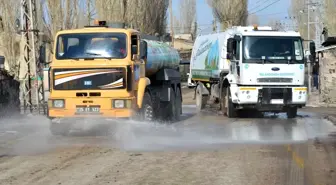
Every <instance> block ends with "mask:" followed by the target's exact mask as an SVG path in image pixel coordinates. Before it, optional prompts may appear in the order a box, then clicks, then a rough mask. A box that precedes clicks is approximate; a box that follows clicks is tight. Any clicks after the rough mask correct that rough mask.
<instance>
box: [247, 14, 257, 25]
mask: <svg viewBox="0 0 336 185" xmlns="http://www.w3.org/2000/svg"><path fill="white" fill-rule="evenodd" d="M247 24H248V25H252V24H259V17H258V16H257V15H255V14H251V15H249V16H248V18H247Z"/></svg>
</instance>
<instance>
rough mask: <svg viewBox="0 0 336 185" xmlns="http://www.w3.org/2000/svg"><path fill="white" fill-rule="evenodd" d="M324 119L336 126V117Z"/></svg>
mask: <svg viewBox="0 0 336 185" xmlns="http://www.w3.org/2000/svg"><path fill="white" fill-rule="evenodd" d="M325 119H327V120H328V121H330V122H332V123H333V124H334V125H335V126H336V117H335V116H326V117H325Z"/></svg>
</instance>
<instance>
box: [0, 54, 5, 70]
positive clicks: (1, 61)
mask: <svg viewBox="0 0 336 185" xmlns="http://www.w3.org/2000/svg"><path fill="white" fill-rule="evenodd" d="M4 68H5V57H4V56H0V69H4Z"/></svg>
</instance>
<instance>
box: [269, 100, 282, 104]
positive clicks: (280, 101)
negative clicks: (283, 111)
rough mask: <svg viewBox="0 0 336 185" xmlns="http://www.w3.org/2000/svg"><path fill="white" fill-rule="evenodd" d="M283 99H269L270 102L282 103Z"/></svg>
mask: <svg viewBox="0 0 336 185" xmlns="http://www.w3.org/2000/svg"><path fill="white" fill-rule="evenodd" d="M283 103H284V101H283V99H273V100H271V104H283Z"/></svg>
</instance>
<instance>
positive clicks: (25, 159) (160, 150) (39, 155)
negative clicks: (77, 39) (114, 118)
mask: <svg viewBox="0 0 336 185" xmlns="http://www.w3.org/2000/svg"><path fill="white" fill-rule="evenodd" d="M184 98H185V101H184V107H183V112H184V113H183V120H182V121H181V122H179V123H175V124H171V125H162V124H159V123H156V124H155V123H153V124H149V123H138V122H134V121H127V122H126V121H120V122H118V123H115V124H111V125H106V124H103V123H101V124H100V123H99V124H98V123H97V121H92V120H87V123H81V124H78V125H75V126H74V128H73V129H74V132H73V133H72V135H71V136H69V137H53V136H51V134H50V133H49V130H48V124H47V120H46V119H45V118H43V117H30V118H28V119H20V118H15V117H12V118H7V119H2V120H1V123H0V171H1V173H0V184H4V185H5V184H6V185H8V184H18V185H46V184H69V185H78V184H81V185H89V184H95V185H99V184H120V185H130V184H132V185H136V184H139V185H142V184H153V185H154V184H155V185H161V184H176V185H184V184H195V185H196V184H197V185H203V184H204V185H206V184H209V185H217V184H218V185H223V184H230V185H241V184H243V185H246V184H253V185H254V184H256V185H273V184H274V185H275V184H279V185H284V184H286V185H287V184H288V185H291V184H293V185H294V184H295V185H309V184H311V185H318V184H319V185H322V184H323V185H327V184H329V185H332V184H335V182H336V178H335V171H334V170H335V165H336V164H335V161H336V160H335V157H336V152H335V150H336V149H335V146H336V145H335V143H336V141H335V136H333V135H332V133H333V132H335V131H336V130H335V126H333V124H332V123H331V122H328V121H326V120H323V119H321V118H320V117H319V115H317V114H315V113H313V112H300V113H299V116H298V118H296V119H294V120H287V119H286V118H285V117H284V116H283V115H281V114H280V115H277V116H274V115H266V116H265V118H262V119H260V118H259V119H257V118H246V119H227V118H225V117H223V116H222V115H218V114H217V111H216V109H214V108H208V110H207V111H204V112H203V113H200V114H197V113H196V109H195V106H194V105H193V100H192V92H191V90H189V89H184ZM95 126H96V127H95ZM78 128H81V129H84V130H81V131H79V132H78V130H76V129H78Z"/></svg>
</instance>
